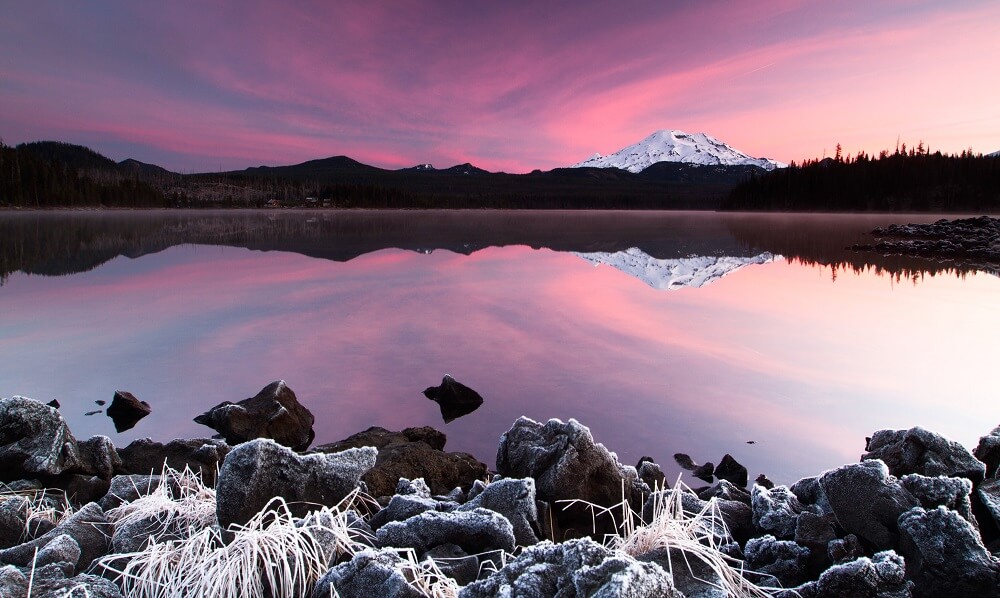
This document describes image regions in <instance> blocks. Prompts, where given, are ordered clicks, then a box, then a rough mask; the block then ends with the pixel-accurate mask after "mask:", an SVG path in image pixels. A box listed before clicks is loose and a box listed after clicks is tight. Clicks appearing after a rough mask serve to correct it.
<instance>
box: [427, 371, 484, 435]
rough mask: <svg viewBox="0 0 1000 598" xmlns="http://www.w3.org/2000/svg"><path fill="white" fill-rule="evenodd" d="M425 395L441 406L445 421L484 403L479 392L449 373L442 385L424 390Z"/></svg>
mask: <svg viewBox="0 0 1000 598" xmlns="http://www.w3.org/2000/svg"><path fill="white" fill-rule="evenodd" d="M424 396H425V397H427V398H428V399H430V400H432V401H434V402H435V403H437V404H438V406H439V407H440V408H441V418H442V419H444V423H448V422H451V421H453V420H455V419H457V418H459V417H462V416H463V415H468V414H469V413H472V412H473V411H475V410H476V409H478V408H479V406H480V405H482V404H483V397H481V396H479V393H478V392H476V391H474V390H472V389H471V388H469V387H468V386H466V385H464V384H462V383H461V382H459V381H457V380H455V379H454V378H452V377H451V376H449V375H447V374H445V376H444V378H442V379H441V385H440V386H431V387H429V388H427V389H426V390H424Z"/></svg>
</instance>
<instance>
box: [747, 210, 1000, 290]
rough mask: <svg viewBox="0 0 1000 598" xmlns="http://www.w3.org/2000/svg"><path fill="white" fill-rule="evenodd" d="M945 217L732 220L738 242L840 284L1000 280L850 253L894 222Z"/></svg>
mask: <svg viewBox="0 0 1000 598" xmlns="http://www.w3.org/2000/svg"><path fill="white" fill-rule="evenodd" d="M938 218H939V216H925V215H903V216H899V215H893V216H891V217H888V216H884V215H883V216H872V215H829V214H817V215H788V214H746V215H734V216H733V217H731V218H728V219H727V223H728V227H729V230H730V231H731V232H732V234H733V236H735V237H736V239H738V240H739V241H740V242H741V243H743V244H745V245H746V246H747V247H751V248H754V249H755V250H759V251H770V252H771V253H775V254H780V255H783V256H785V257H786V258H787V259H788V260H789V261H791V262H792V263H798V264H804V265H807V266H826V267H829V268H830V272H831V277H832V278H833V279H834V280H836V279H837V276H838V274H839V273H842V272H852V273H854V274H864V273H875V274H877V275H879V276H888V277H891V278H893V279H894V280H895V281H896V282H901V281H903V280H909V281H912V282H913V283H914V284H916V283H919V282H920V281H922V280H924V278H925V277H926V276H939V275H942V276H958V277H959V278H965V277H966V276H967V275H969V274H973V273H975V272H981V271H985V272H989V273H991V274H1000V267H998V266H997V265H995V264H994V265H989V264H987V265H983V264H973V263H962V262H956V261H952V260H934V259H929V258H921V257H913V256H905V255H882V254H879V253H876V252H873V251H854V250H852V249H849V248H850V247H851V246H852V245H855V244H858V243H866V242H871V239H872V237H871V234H870V233H871V231H872V229H874V228H875V227H876V226H881V225H884V224H885V223H886V222H887V221H892V222H933V221H934V220H937V219H938Z"/></svg>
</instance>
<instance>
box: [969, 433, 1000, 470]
mask: <svg viewBox="0 0 1000 598" xmlns="http://www.w3.org/2000/svg"><path fill="white" fill-rule="evenodd" d="M972 454H973V455H974V456H975V457H976V459H979V460H980V461H982V462H983V463H985V464H986V477H988V478H992V477H995V476H996V475H997V467H998V466H1000V426H997V427H995V428H993V431H991V432H990V433H989V434H987V435H986V436H983V437H981V438H980V439H979V444H978V445H977V446H976V450H974V451H972Z"/></svg>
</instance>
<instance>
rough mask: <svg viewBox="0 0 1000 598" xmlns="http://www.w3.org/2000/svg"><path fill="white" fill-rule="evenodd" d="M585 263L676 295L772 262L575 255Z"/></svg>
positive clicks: (636, 253) (632, 253) (634, 251)
mask: <svg viewBox="0 0 1000 598" xmlns="http://www.w3.org/2000/svg"><path fill="white" fill-rule="evenodd" d="M574 255H576V256H579V257H582V258H583V259H585V260H587V261H588V262H590V263H592V264H594V265H595V266H599V265H601V264H604V265H607V266H611V267H614V268H618V269H619V270H621V271H622V272H624V273H626V274H628V275H630V276H634V277H636V278H638V279H639V280H641V281H643V282H645V283H646V284H648V285H649V286H651V287H653V288H654V289H659V290H667V291H675V290H677V289H682V288H685V287H703V286H705V285H707V284H711V283H713V282H715V281H716V280H719V279H720V278H722V277H723V276H726V275H727V274H731V273H733V272H735V271H737V270H739V269H740V268H743V267H745V266H749V265H750V264H767V263H770V262H771V261H773V260H774V259H775V257H778V256H775V255H774V254H772V253H762V254H760V255H755V256H752V257H732V256H711V255H705V256H700V255H694V256H690V257H684V258H679V259H665V260H661V259H658V258H655V257H653V256H651V255H649V254H648V253H646V252H645V251H643V250H641V249H639V248H638V247H633V248H631V249H627V250H625V251H617V252H615V253H607V252H594V253H577V252H574Z"/></svg>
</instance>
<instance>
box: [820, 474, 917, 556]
mask: <svg viewBox="0 0 1000 598" xmlns="http://www.w3.org/2000/svg"><path fill="white" fill-rule="evenodd" d="M819 484H820V487H821V488H822V490H823V495H824V496H825V497H826V500H827V501H828V503H829V505H830V507H831V509H832V510H833V514H834V516H836V518H837V523H838V524H839V525H840V527H841V528H843V529H844V530H845V531H847V532H848V533H851V534H855V535H857V536H858V537H859V538H862V539H863V540H865V541H867V542H869V543H870V544H871V545H872V546H874V547H875V548H876V549H877V550H890V549H892V548H894V547H895V545H896V539H897V537H898V532H899V527H898V525H897V523H896V521H897V520H898V519H899V516H900V515H902V514H903V513H904V512H906V511H908V510H909V509H911V508H913V507H915V506H917V505H918V502H917V499H916V498H914V497H913V495H912V494H910V493H909V492H908V491H907V490H906V489H905V488H903V487H902V486H901V485H900V483H899V481H898V480H897V479H896V478H895V477H893V476H891V475H889V469H888V467H886V464H885V463H883V462H881V461H862V462H861V463H854V464H850V465H844V466H842V467H838V468H837V469H833V470H830V471H827V472H825V473H824V474H823V475H822V476H821V477H820V478H819Z"/></svg>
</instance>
